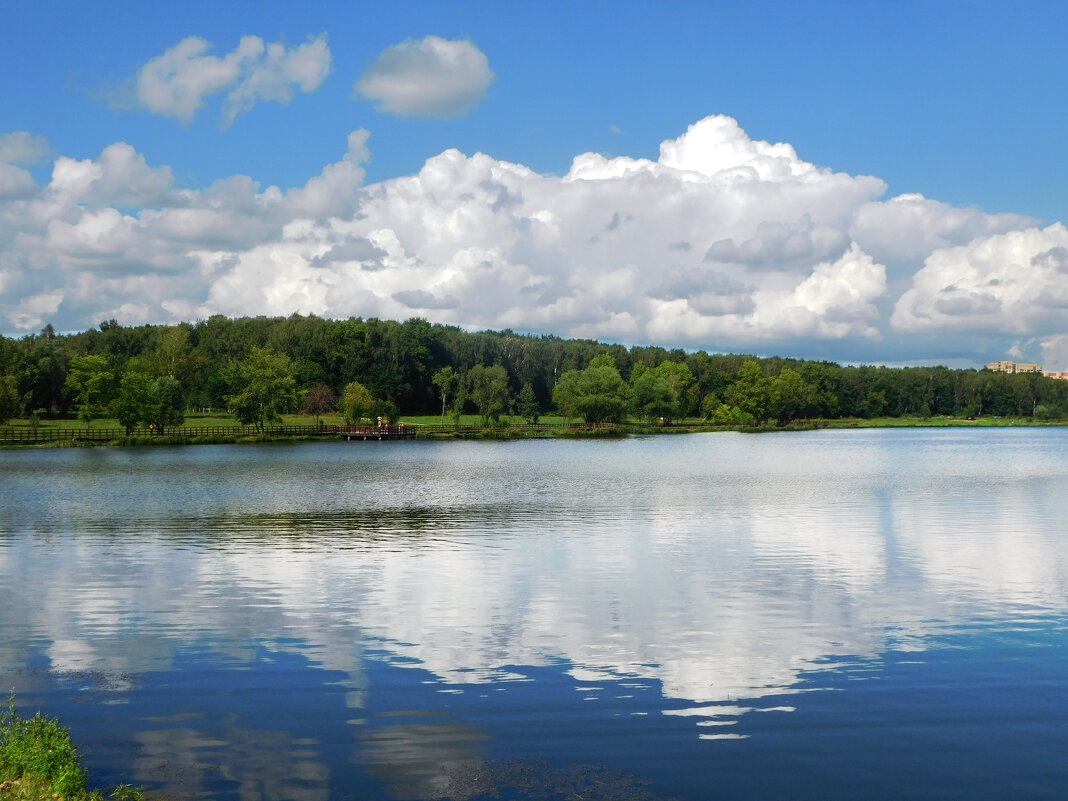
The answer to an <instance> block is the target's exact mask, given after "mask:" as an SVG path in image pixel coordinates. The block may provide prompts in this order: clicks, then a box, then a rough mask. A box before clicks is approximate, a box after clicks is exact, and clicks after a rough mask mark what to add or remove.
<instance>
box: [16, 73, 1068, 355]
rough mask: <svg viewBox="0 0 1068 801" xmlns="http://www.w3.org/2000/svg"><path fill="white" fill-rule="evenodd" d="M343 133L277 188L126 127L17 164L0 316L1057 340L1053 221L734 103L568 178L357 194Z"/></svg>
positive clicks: (439, 165) (359, 165)
mask: <svg viewBox="0 0 1068 801" xmlns="http://www.w3.org/2000/svg"><path fill="white" fill-rule="evenodd" d="M291 74H295V73H291ZM235 85H236V84H235ZM12 141H14V142H16V143H17V142H20V141H21V142H25V141H27V140H25V138H19V139H17V140H11V139H0V142H12ZM341 144H342V143H340V142H339V145H341ZM343 144H344V147H343V148H342V147H340V146H339V151H340V152H339V156H338V158H337V159H336V160H335V161H333V162H331V163H329V164H326V165H324V166H323V167H322V168H321V170H320V171H319V172H318V174H315V175H312V176H310V177H309V178H308V179H307V180H306V181H305V182H304V183H303V185H299V186H295V187H289V188H280V187H276V186H266V187H264V186H261V185H259V184H258V183H257V182H256V181H255V180H254V179H253V178H252V177H250V176H243V175H235V176H231V177H229V178H225V179H222V180H219V181H216V182H215V183H213V184H211V185H210V186H207V187H205V188H202V189H179V188H175V186H174V181H173V176H172V172H171V170H170V168H169V167H167V166H165V165H151V164H148V163H147V162H146V160H145V158H144V156H143V155H141V154H140V153H138V152H137V151H136V150H135V149H134V148H133V147H132V146H131V145H129V144H126V143H122V142H118V143H115V144H113V145H109V146H108V147H107V148H105V149H104V150H103V151H102V152H101V154H100V156H99V157H97V158H95V159H74V158H70V157H68V156H59V157H57V158H56V159H55V160H54V164H53V169H52V175H51V178H50V180H49V181H48V182H47V183H43V184H37V183H36V182H35V181H34V179H33V178H32V176H31V174H30V173H29V172H26V171H22V170H21V168H18V167H14V166H12V169H15V170H20V173H19V174H16V175H15V178H14V180H13V181H12V182H11V185H12V186H13V187H14V191H13V192H10V193H8V194H7V195H4V194H3V193H2V192H0V281H2V283H3V292H2V294H0V326H2V327H3V329H2V330H4V331H5V332H18V331H26V330H32V329H33V328H34V327H37V326H38V325H39V324H40V323H41V321H46V322H52V323H53V324H54V325H56V327H57V328H59V329H60V330H69V329H77V328H86V327H90V326H92V325H95V324H96V323H97V322H99V320H101V319H107V318H108V317H110V316H115V317H116V318H117V319H122V320H123V321H126V322H139V321H144V322H160V321H171V322H173V321H177V320H179V319H183V318H184V319H189V318H196V317H206V316H208V315H211V314H216V313H223V314H230V315H256V314H278V315H288V314H290V313H292V312H295V311H296V312H302V313H315V314H318V315H321V316H328V317H347V316H350V315H356V316H364V317H367V316H378V317H383V318H390V319H405V318H408V317H411V316H416V315H418V316H423V317H426V318H428V319H431V320H434V321H438V322H444V323H453V324H457V325H462V326H471V327H477V328H505V327H510V328H513V329H517V330H524V331H535V332H551V333H555V334H559V335H562V336H582V337H597V338H601V339H609V340H615V341H622V342H625V343H656V344H663V345H668V346H686V347H699V348H706V349H709V350H729V351H742V352H754V351H757V352H761V353H781V354H785V355H807V356H813V357H819V358H832V359H839V360H850V361H886V360H888V359H896V360H900V361H905V360H917V361H938V360H941V359H942V357H943V354H945V353H949V354H952V355H953V357H954V358H957V359H960V358H963V357H961V354H970V356H968V361H967V363H972V364H982V363H985V362H986V361H990V360H992V359H994V358H1002V357H1004V356H1005V355H1007V354H1008V353H1009V352H1010V349H1013V348H1016V350H1014V351H1012V352H1014V353H1017V354H1018V358H1025V359H1027V360H1030V359H1034V360H1040V359H1042V358H1043V355H1044V354H1045V355H1046V356H1048V357H1051V358H1052V357H1053V356H1055V355H1057V354H1060V353H1061V352H1062V351H1063V349H1064V347H1065V346H1064V344H1063V343H1064V341H1065V340H1064V336H1065V335H1066V332H1068V317H1066V315H1068V230H1066V229H1065V227H1064V226H1063V225H1061V224H1059V223H1058V224H1055V225H1052V226H1048V227H1046V228H1039V227H1037V225H1036V223H1035V221H1034V220H1032V219H1031V218H1028V217H1025V216H1022V215H1012V214H997V215H991V214H986V213H984V212H982V211H981V210H979V209H972V208H967V209H961V208H958V207H954V206H952V205H950V204H947V203H942V202H939V201H935V200H931V199H928V198H925V197H923V196H920V195H901V196H898V197H891V198H884V195H885V192H886V184H885V183H884V182H883V181H882V180H880V179H879V178H876V177H873V176H863V175H856V176H855V175H849V174H846V173H841V172H835V171H834V170H832V169H830V168H827V167H824V166H820V165H816V164H813V163H811V162H808V161H805V160H804V159H803V158H801V156H799V155H798V154H797V153H796V151H795V150H794V148H793V147H792V146H791V145H789V144H786V143H770V142H764V141H760V140H755V139H752V138H751V137H749V136H748V134H747V133H746V132H745V131H744V130H743V129H742V128H741V126H740V125H739V124H738V123H737V121H735V120H734V119H732V118H730V117H725V116H713V117H708V118H706V119H703V120H699V121H698V122H696V123H694V124H693V125H691V126H690V127H689V128H688V129H687V130H686V131H685V132H683V133H682V134H681V135H680V136H678V137H676V138H673V139H669V140H666V141H665V142H664V143H663V144H662V145H661V148H660V156H659V157H658V158H657V159H656V160H652V159H639V158H631V157H627V156H620V157H616V158H606V157H604V156H602V155H600V154H597V153H584V154H579V155H577V156H575V158H574V161H573V163H572V166H571V169H570V170H569V172H568V173H567V174H566V175H564V176H557V175H551V174H544V173H538V172H536V171H534V170H532V169H530V168H529V167H526V166H524V165H522V164H516V163H511V162H505V161H501V160H498V159H495V158H493V157H492V156H490V155H487V154H484V153H475V154H473V155H466V154H464V153H461V152H460V151H458V150H446V151H444V152H442V153H440V154H438V155H435V156H432V157H431V158H429V159H427V161H426V163H425V164H424V165H423V167H422V169H420V170H419V171H418V172H417V173H415V174H414V175H406V176H401V177H397V178H394V179H391V180H388V181H383V182H381V183H377V184H373V185H369V186H368V185H365V184H364V179H365V172H364V162H365V161H366V160H367V159H368V158H369V155H370V149H369V144H370V139H369V134H368V132H367V131H366V130H363V129H359V130H356V131H353V132H352V133H351V134H349V136H348V139H347V142H344V143H343ZM23 149H25V148H23ZM38 149H39V146H38ZM30 151H33V148H32V147H31V148H30ZM8 166H11V165H8ZM3 179H4V173H0V189H2V187H3V186H5V184H3ZM977 332H981V333H982V336H976V334H977ZM932 348H934V350H932Z"/></svg>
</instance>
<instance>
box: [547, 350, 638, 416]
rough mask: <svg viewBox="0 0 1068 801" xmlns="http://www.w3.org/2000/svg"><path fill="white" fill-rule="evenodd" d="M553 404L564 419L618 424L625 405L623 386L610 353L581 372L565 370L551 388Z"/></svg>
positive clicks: (625, 392)
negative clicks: (576, 418)
mask: <svg viewBox="0 0 1068 801" xmlns="http://www.w3.org/2000/svg"><path fill="white" fill-rule="evenodd" d="M553 403H555V404H556V405H557V406H558V407H559V408H560V410H561V411H562V412H563V413H564V415H565V416H567V417H581V418H582V419H584V420H585V421H586V422H587V423H606V422H613V423H618V422H620V421H622V419H623V412H624V410H625V408H626V403H627V385H626V384H625V383H624V381H623V379H622V378H621V377H620V375H619V370H617V369H616V366H615V362H614V360H613V359H612V356H611V355H610V354H607V353H605V354H601V355H599V356H597V357H595V358H594V359H593V360H592V361H591V362H590V366H589V367H587V368H586V369H585V370H581V371H579V370H568V371H567V372H565V373H564V374H563V375H562V376H560V380H559V382H557V384H556V386H555V387H554V388H553Z"/></svg>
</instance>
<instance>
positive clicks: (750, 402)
mask: <svg viewBox="0 0 1068 801" xmlns="http://www.w3.org/2000/svg"><path fill="white" fill-rule="evenodd" d="M727 397H728V398H729V399H730V403H731V405H732V406H734V407H736V408H737V409H738V410H739V411H740V412H742V414H745V415H750V416H751V417H752V418H753V419H754V420H756V421H757V422H758V423H760V422H763V421H765V420H767V419H768V414H769V412H770V406H771V382H770V381H769V380H768V379H767V378H766V377H765V376H764V371H763V369H761V367H760V362H758V361H756V360H755V359H749V360H748V361H746V362H745V363H744V364H743V365H742V369H741V370H740V371H739V372H738V380H737V381H735V382H734V384H733V385H732V386H731V388H730V390H729V392H728V394H727Z"/></svg>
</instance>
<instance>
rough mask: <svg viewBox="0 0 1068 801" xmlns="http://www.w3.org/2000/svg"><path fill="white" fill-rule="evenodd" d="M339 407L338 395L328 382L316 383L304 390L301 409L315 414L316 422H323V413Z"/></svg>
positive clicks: (306, 412) (305, 412)
mask: <svg viewBox="0 0 1068 801" xmlns="http://www.w3.org/2000/svg"><path fill="white" fill-rule="evenodd" d="M335 409H337V395H335V394H334V390H332V389H330V387H328V386H327V385H326V384H316V385H315V386H313V387H309V388H308V389H307V390H305V391H304V397H303V398H302V399H301V401H300V411H301V412H302V413H304V414H312V415H315V422H316V423H317V424H321V423H322V422H323V421H322V419H321V417H322V415H324V414H327V413H328V412H332V411H334V410H335Z"/></svg>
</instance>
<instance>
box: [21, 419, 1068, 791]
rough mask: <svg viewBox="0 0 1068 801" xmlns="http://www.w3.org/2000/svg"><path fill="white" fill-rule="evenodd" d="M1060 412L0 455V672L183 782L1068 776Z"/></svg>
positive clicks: (934, 787) (723, 782)
mask: <svg viewBox="0 0 1068 801" xmlns="http://www.w3.org/2000/svg"><path fill="white" fill-rule="evenodd" d="M1066 503H1068V430H1066V429H1063V428H994V429H989V428H988V429H929V430H924V429H902V430H856V431H813V432H799V433H779V434H768V435H745V434H730V433H725V434H693V435H685V436H658V437H634V438H625V439H618V440H525V441H513V442H451V441H449V442H422V441H419V442H388V443H382V442H366V443H365V442H354V443H343V442H338V443H301V444H268V445H241V446H233V445H231V446H197V447H183V448H165V447H145V448H71V449H54V450H21V451H0V634H2V636H0V689H2V690H3V691H4V693H6V692H7V690H8V689H14V691H15V692H16V694H17V700H18V703H19V707H20V709H21V710H22V711H23V712H25V713H30V712H33V711H35V710H37V709H42V710H43V711H45V712H46V713H48V714H51V715H57V716H59V717H60V718H61V719H62V720H63V722H64V724H66V725H68V726H70V727H71V728H72V735H73V736H74V738H75V740H76V742H77V743H78V744H79V747H80V749H81V750H82V751H83V752H84V754H85V756H86V764H87V767H88V768H89V770H90V774H91V780H92V782H93V783H94V784H95V785H105V784H114V783H117V782H121V781H127V782H131V783H133V784H140V785H144V786H145V787H146V788H148V789H149V790H150V791H152V792H161V793H164V794H167V795H169V796H171V797H173V798H215V799H220V800H222V799H241V801H255V799H298V800H300V801H320V800H322V801H325V799H349V798H351V799H365V800H366V799H430V798H443V797H450V798H457V799H479V798H490V797H494V798H496V797H499V798H505V799H507V798H513V799H526V798H554V799H555V798H570V799H574V798H584V799H600V800H601V801H607V799H645V800H647V801H653V800H654V799H678V800H679V801H696V800H698V799H701V800H702V801H703V800H704V799H857V798H865V799H957V798H959V799H969V801H975V800H976V799H1005V798H1012V797H1026V798H1032V799H1035V798H1050V799H1053V798H1057V799H1061V798H1063V797H1064V796H1065V793H1066V792H1068V761H1066V760H1065V758H1064V755H1065V754H1066V753H1068V724H1066V721H1068V636H1066V622H1068V536H1066V535H1068V515H1066V510H1068V507H1066Z"/></svg>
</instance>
